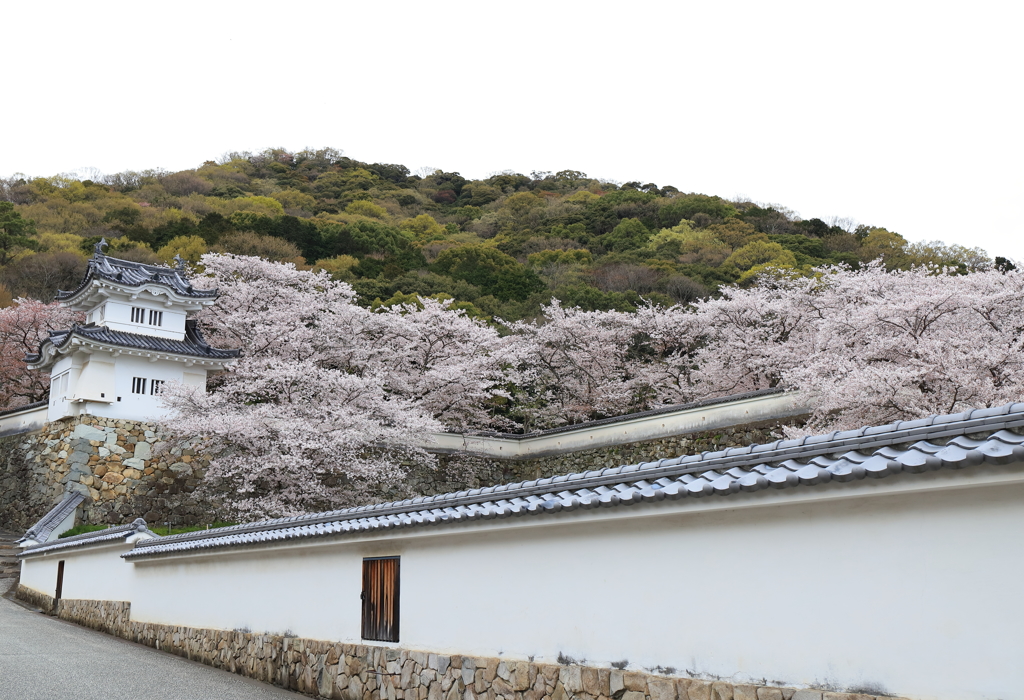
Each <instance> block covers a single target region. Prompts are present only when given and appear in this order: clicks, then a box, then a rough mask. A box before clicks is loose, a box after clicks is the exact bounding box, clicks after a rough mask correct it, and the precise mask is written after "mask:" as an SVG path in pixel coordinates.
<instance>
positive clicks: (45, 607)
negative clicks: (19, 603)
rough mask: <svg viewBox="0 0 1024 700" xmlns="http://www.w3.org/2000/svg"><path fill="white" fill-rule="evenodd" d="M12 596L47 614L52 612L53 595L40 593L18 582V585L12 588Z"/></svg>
mask: <svg viewBox="0 0 1024 700" xmlns="http://www.w3.org/2000/svg"><path fill="white" fill-rule="evenodd" d="M14 597H15V598H17V599H18V600H23V601H25V602H26V603H28V604H29V605H31V606H33V607H36V608H39V609H40V610H42V611H43V612H44V613H46V614H47V615H52V614H53V609H54V605H53V604H54V600H53V596H49V595H46V594H45V593H40V592H39V591H36V590H33V589H31V588H29V587H28V586H25V585H23V584H20V583H19V584H18V587H17V588H16V589H14Z"/></svg>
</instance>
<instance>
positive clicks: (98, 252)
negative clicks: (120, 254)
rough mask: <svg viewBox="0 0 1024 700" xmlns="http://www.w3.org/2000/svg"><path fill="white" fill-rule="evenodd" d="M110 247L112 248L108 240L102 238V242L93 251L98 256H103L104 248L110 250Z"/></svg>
mask: <svg viewBox="0 0 1024 700" xmlns="http://www.w3.org/2000/svg"><path fill="white" fill-rule="evenodd" d="M109 247H110V244H109V243H107V239H106V238H101V239H100V242H99V243H97V244H96V245H94V246H93V247H92V249H93V251H94V252H95V253H96V255H103V249H104V248H109Z"/></svg>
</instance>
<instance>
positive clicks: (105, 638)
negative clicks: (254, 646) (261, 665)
mask: <svg viewBox="0 0 1024 700" xmlns="http://www.w3.org/2000/svg"><path fill="white" fill-rule="evenodd" d="M4 583H6V582H0V593H2V589H3V588H4V587H5V586H4V585H3V584H4ZM306 697H307V696H304V695H298V694H296V693H290V692H288V691H285V690H281V689H280V688H275V687H274V686H271V685H267V684H265V683H260V682H258V681H254V680H251V679H249V678H242V677H241V676H236V675H234V674H233V673H228V672H227V671H221V670H219V669H215V668H210V667H209V666H204V665H202V664H200V663H197V662H194V661H189V660H188V659H182V658H180V657H177V656H173V655H171V654H167V653H164V652H160V651H157V650H156V649H151V648H149V647H145V646H142V645H141V644H134V643H132V642H128V641H126V640H123V639H119V638H117V637H112V636H110V635H108V634H103V633H102V632H96V631H94V630H91V629H88V628H85V627H79V626H78V625H73V624H71V623H70V622H64V621H63V620H58V619H55V618H52V617H48V616H46V615H43V614H42V613H38V612H32V611H31V610H28V609H26V608H23V607H21V606H20V605H18V604H17V603H14V602H13V601H10V600H7V599H6V598H0V700H243V699H244V700H284V699H285V698H290V699H291V700H298V699H299V698H306ZM307 700H308V698H307Z"/></svg>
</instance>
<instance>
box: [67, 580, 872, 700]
mask: <svg viewBox="0 0 1024 700" xmlns="http://www.w3.org/2000/svg"><path fill="white" fill-rule="evenodd" d="M130 612H131V604H130V603H126V602H118V601H98V600H61V601H60V605H59V608H58V615H59V617H61V618H62V619H64V620H68V621H70V622H75V623H78V624H82V625H86V626H88V627H91V628H93V629H97V630H101V631H104V632H107V633H109V634H113V635H116V636H119V637H123V638H125V639H129V640H131V641H133V642H137V643H140V644H145V645H147V646H151V647H154V648H156V649H160V650H162V651H167V652H170V653H172V654H177V655H178V656H184V657H186V658H188V659H191V660H193V661H199V662H201V663H204V664H206V665H208V666H214V667H216V668H221V669H224V670H227V671H230V672H232V673H238V674H240V675H243V676H248V677H250V678H253V679H256V680H259V681H263V682H265V683H273V684H274V685H278V686H281V687H282V688H287V689H290V690H297V691H298V692H300V693H307V694H309V695H312V696H315V697H321V698H332V699H337V700H885V698H888V697H889V696H882V697H879V696H876V695H875V694H874V693H873V692H871V691H869V690H867V689H865V691H866V692H856V691H854V692H838V691H833V690H822V689H796V688H783V687H778V686H773V685H770V684H766V685H737V684H733V683H728V682H725V681H721V680H715V679H707V678H686V677H681V676H678V675H673V674H674V670H673V669H654V671H657V672H658V673H654V672H646V671H640V670H633V669H626V668H622V669H620V668H615V667H613V668H598V667H593V666H585V665H582V664H578V663H576V662H575V661H574V660H572V659H565V660H564V662H563V663H561V664H557V665H556V664H539V663H533V662H531V661H522V660H511V659H498V658H487V657H470V656H457V655H442V654H432V653H429V652H423V651H409V650H405V649H396V648H392V647H379V646H372V645H367V644H341V643H335V642H323V641H317V640H312V639H302V638H299V637H291V636H284V635H279V634H259V633H253V632H250V631H247V630H235V631H227V630H212V629H198V628H193V627H176V626H169V625H156V624H150V623H142V622H133V621H131V619H130ZM623 666H625V662H624V663H623ZM875 692H877V691H875Z"/></svg>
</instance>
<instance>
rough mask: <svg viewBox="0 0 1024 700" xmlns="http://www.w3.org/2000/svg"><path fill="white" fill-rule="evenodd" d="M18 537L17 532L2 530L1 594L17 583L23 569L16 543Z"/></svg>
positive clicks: (0, 557) (0, 542)
mask: <svg viewBox="0 0 1024 700" xmlns="http://www.w3.org/2000/svg"><path fill="white" fill-rule="evenodd" d="M18 537H20V535H18V534H16V533H13V532H8V531H6V530H0V595H3V594H4V593H5V592H7V589H8V588H10V587H11V586H13V585H14V584H15V583H16V581H17V578H18V574H19V572H20V569H21V564H20V563H19V562H18V557H17V554H18V547H17V545H15V544H14V542H15V540H17V539H18Z"/></svg>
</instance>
